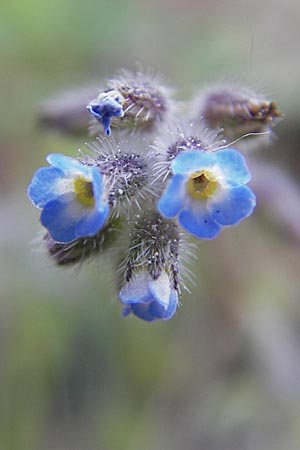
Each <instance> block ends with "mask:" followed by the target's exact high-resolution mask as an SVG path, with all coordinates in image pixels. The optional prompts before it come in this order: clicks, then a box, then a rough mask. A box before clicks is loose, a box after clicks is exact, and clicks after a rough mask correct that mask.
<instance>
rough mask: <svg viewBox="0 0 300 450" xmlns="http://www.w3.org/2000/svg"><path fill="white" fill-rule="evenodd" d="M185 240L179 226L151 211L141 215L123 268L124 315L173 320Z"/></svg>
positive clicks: (132, 230) (130, 241)
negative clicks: (183, 240)
mask: <svg viewBox="0 0 300 450" xmlns="http://www.w3.org/2000/svg"><path fill="white" fill-rule="evenodd" d="M181 244H182V240H181V235H180V233H179V231H178V227H177V225H176V224H175V223H174V222H173V221H170V220H166V219H164V218H162V217H161V216H160V215H159V214H158V213H157V212H155V211H152V210H149V211H147V212H144V213H143V214H142V215H137V216H136V220H135V222H134V224H133V226H132V228H131V230H130V234H129V242H128V247H129V249H128V250H127V251H126V256H125V258H123V260H122V263H121V264H120V269H119V271H118V272H119V273H120V275H121V279H120V292H119V299H120V301H121V302H122V303H123V305H124V309H123V315H128V314H129V313H133V314H134V315H135V316H137V317H139V318H141V319H143V320H146V321H153V320H157V319H163V320H167V319H170V318H171V317H172V316H173V315H174V313H175V311H176V307H177V305H178V296H179V293H180V288H179V283H180V282H181V274H180V267H181V264H180V262H179V254H180V248H181Z"/></svg>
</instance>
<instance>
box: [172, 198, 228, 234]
mask: <svg viewBox="0 0 300 450" xmlns="http://www.w3.org/2000/svg"><path fill="white" fill-rule="evenodd" d="M205 203H206V202H205ZM205 203H204V204H201V203H200V202H192V204H191V207H190V208H189V209H186V210H184V211H181V213H180V214H179V223H180V225H181V226H182V227H183V228H184V229H185V230H186V231H188V232H189V233H191V234H192V235H194V236H196V237H197V238H199V239H213V238H215V237H216V236H217V235H218V234H219V233H220V231H221V229H222V227H221V226H220V225H218V224H217V223H216V222H215V221H214V219H213V218H212V217H211V214H210V213H209V212H208V211H207V209H206V207H205Z"/></svg>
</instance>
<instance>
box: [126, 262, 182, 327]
mask: <svg viewBox="0 0 300 450" xmlns="http://www.w3.org/2000/svg"><path fill="white" fill-rule="evenodd" d="M119 299H120V300H121V302H122V303H123V304H124V308H123V316H127V315H128V314H130V313H133V314H134V315H135V316H137V317H139V318H140V319H143V320H145V321H147V322H152V321H154V320H158V319H161V320H168V319H171V317H172V316H173V315H174V313H175V311H176V308H177V305H178V294H177V291H176V290H175V289H174V288H172V287H171V286H170V280H169V277H168V275H167V273H166V272H163V273H162V274H161V275H160V276H159V277H158V279H156V280H153V279H152V278H151V276H150V275H149V273H148V272H146V271H145V270H143V271H141V272H139V273H137V274H135V275H133V277H132V278H131V280H130V281H129V282H128V283H127V284H126V285H125V286H124V287H123V289H121V291H120V293H119Z"/></svg>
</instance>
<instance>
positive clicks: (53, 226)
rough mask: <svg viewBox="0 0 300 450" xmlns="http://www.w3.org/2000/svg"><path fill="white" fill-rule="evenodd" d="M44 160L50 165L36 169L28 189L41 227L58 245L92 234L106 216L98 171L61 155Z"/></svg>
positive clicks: (105, 204) (96, 230) (54, 155)
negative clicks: (38, 211)
mask: <svg viewBox="0 0 300 450" xmlns="http://www.w3.org/2000/svg"><path fill="white" fill-rule="evenodd" d="M47 161H48V163H49V164H50V165H51V166H50V167H43V168H41V169H39V170H38V171H37V172H36V173H35V175H34V176H33V178H32V181H31V183H30V185H29V188H28V196H29V198H30V200H31V201H32V203H33V204H34V205H35V206H36V207H37V208H40V209H42V212H41V217H40V220H41V223H42V225H43V226H44V227H45V228H47V230H48V231H49V233H50V235H51V237H52V238H53V239H54V240H55V241H56V242H61V243H67V242H72V241H74V240H75V239H78V238H82V237H88V236H93V235H95V234H96V233H97V232H98V231H99V230H100V229H101V228H102V227H103V226H104V224H105V222H106V219H107V217H108V213H109V206H108V203H107V201H106V200H105V198H104V195H103V194H104V193H103V177H102V175H101V173H100V171H99V170H98V169H97V168H96V167H91V166H87V165H84V164H82V163H80V162H79V161H78V160H76V159H74V158H71V157H68V156H64V155H60V154H50V155H48V156H47Z"/></svg>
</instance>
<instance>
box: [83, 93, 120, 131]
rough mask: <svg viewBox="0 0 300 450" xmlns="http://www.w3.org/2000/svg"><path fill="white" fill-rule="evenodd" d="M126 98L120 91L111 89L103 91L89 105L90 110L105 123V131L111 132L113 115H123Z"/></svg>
mask: <svg viewBox="0 0 300 450" xmlns="http://www.w3.org/2000/svg"><path fill="white" fill-rule="evenodd" d="M123 102H124V98H123V96H122V95H120V94H119V92H118V91H115V90H110V91H107V92H102V93H101V94H100V95H99V96H98V97H97V98H96V99H95V100H92V101H91V102H90V103H89V104H88V105H87V109H88V111H89V112H90V113H91V114H92V115H93V116H94V117H95V118H96V119H97V120H98V121H99V122H100V123H102V125H103V129H104V133H105V134H106V135H107V136H109V135H110V134H111V129H110V122H111V119H112V117H123V116H124V111H123V107H122V104H123Z"/></svg>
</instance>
